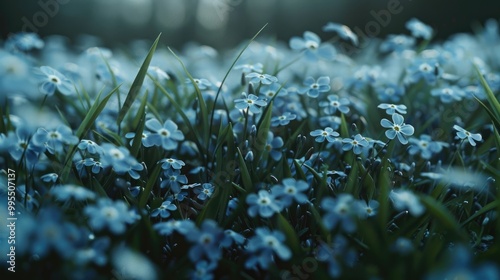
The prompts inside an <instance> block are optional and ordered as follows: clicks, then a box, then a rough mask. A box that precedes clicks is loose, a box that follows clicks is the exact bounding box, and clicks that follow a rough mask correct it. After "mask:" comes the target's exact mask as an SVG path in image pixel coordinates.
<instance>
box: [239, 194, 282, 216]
mask: <svg viewBox="0 0 500 280" xmlns="http://www.w3.org/2000/svg"><path fill="white" fill-rule="evenodd" d="M246 202H247V204H248V205H250V207H249V208H248V215H250V217H255V216H257V214H258V215H259V216H261V217H262V218H270V217H272V216H273V215H274V213H279V212H281V209H282V205H281V203H280V202H279V201H278V200H277V199H276V197H275V196H274V195H273V194H271V193H269V192H268V191H266V190H260V191H259V192H258V195H257V194H254V193H252V194H249V195H248V196H247V198H246Z"/></svg>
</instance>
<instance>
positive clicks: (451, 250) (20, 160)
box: [0, 19, 500, 280]
mask: <svg viewBox="0 0 500 280" xmlns="http://www.w3.org/2000/svg"><path fill="white" fill-rule="evenodd" d="M406 27H407V30H408V34H399V35H389V36H387V37H386V38H380V39H376V38H372V39H369V40H368V41H367V40H365V41H363V42H361V41H360V40H359V39H360V38H358V37H357V36H356V34H355V33H353V32H352V31H351V29H349V28H348V27H346V26H343V25H340V24H337V23H332V22H330V23H327V24H325V26H324V29H323V31H324V33H323V34H315V33H313V32H309V31H306V32H304V33H303V34H297V36H296V37H293V38H290V40H289V42H287V43H283V42H279V41H276V40H273V39H272V38H264V37H262V36H259V33H260V31H259V32H258V33H257V34H256V36H255V37H254V38H251V39H249V40H248V41H247V42H244V43H243V44H242V45H240V46H238V47H237V48H235V49H231V50H220V51H218V50H215V49H213V48H211V47H209V46H204V45H197V44H194V43H192V44H188V45H186V46H185V47H184V48H183V49H182V50H172V49H170V48H168V47H165V46H163V45H162V43H161V42H162V41H161V36H159V37H158V38H157V39H156V40H155V41H154V42H153V43H151V42H144V41H136V42H134V43H132V44H130V45H129V46H127V47H121V48H116V49H107V48H102V47H97V46H98V45H99V41H98V40H97V39H96V38H91V37H84V38H82V40H80V41H78V42H72V43H68V41H67V40H66V39H65V38H62V37H58V36H51V37H47V38H43V39H42V38H40V37H38V35H36V34H33V33H20V34H15V35H12V36H11V37H9V38H8V39H7V40H6V41H4V42H3V43H2V48H1V49H0V97H1V100H0V103H1V107H0V115H1V121H0V155H1V157H0V168H1V171H2V172H1V174H0V186H1V192H0V193H1V196H2V199H1V204H0V207H1V208H2V210H1V213H2V215H1V219H2V224H4V223H6V224H7V226H4V225H3V226H2V229H1V231H0V232H1V234H2V235H1V238H0V243H1V245H0V248H2V255H1V259H2V264H3V265H2V270H3V271H2V274H6V275H10V276H11V277H12V275H11V274H10V273H15V274H16V276H24V277H34V278H37V277H40V276H41V275H43V276H44V278H46V279H118V280H125V279H167V278H168V279H186V278H187V279H329V278H341V279H351V278H352V279H499V278H500V277H499V275H500V269H499V260H500V243H499V242H498V240H497V236H498V233H499V232H500V217H499V216H498V214H499V211H500V196H499V191H500V190H499V183H498V182H500V154H499V153H500V134H499V130H500V102H499V101H498V96H499V94H500V32H499V26H498V22H497V21H495V20H490V21H487V22H486V23H484V25H483V26H482V27H480V28H478V29H477V32H476V33H474V34H456V35H455V36H452V37H450V38H449V39H447V40H446V41H435V40H433V35H434V32H433V30H432V28H431V27H430V26H428V25H426V24H424V23H422V22H420V21H419V20H417V19H412V20H410V21H409V22H408V23H407V24H406ZM264 28H265V27H264ZM319 35H321V38H323V37H324V38H327V37H328V38H332V39H331V40H323V41H322V40H321V39H320V36H319ZM365 39H366V38H365ZM346 46H349V49H350V50H354V51H351V52H350V53H349V54H347V53H346V52H345V51H343V50H345V49H346ZM9 217H10V218H11V219H10V220H9ZM13 217H15V218H16V220H15V228H14V229H12V228H9V223H11V222H10V221H11V220H12V218H13ZM12 241H14V242H12ZM12 252H14V255H13V254H12ZM14 271H15V272H14Z"/></svg>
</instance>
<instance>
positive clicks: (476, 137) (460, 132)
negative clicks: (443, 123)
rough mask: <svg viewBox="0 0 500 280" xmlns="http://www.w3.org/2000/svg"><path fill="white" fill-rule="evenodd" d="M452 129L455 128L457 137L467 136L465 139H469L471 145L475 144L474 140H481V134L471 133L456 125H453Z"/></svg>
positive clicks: (463, 137)
mask: <svg viewBox="0 0 500 280" xmlns="http://www.w3.org/2000/svg"><path fill="white" fill-rule="evenodd" d="M453 129H455V130H456V131H457V137H458V138H459V139H466V138H467V140H468V141H469V143H470V144H471V145H472V146H476V141H478V142H480V141H482V140H483V137H482V136H481V134H479V133H471V132H469V131H467V130H465V129H463V128H462V127H460V126H458V125H454V126H453Z"/></svg>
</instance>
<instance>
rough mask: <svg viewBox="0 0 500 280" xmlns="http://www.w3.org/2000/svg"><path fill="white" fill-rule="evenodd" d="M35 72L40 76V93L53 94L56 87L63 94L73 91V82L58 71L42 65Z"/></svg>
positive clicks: (69, 93)
mask: <svg viewBox="0 0 500 280" xmlns="http://www.w3.org/2000/svg"><path fill="white" fill-rule="evenodd" d="M36 74H37V75H38V76H40V77H41V78H40V92H41V93H42V94H46V95H49V96H50V95H53V94H54V92H55V91H56V89H57V90H58V91H59V92H60V93H62V94H64V95H71V94H73V93H74V86H73V83H72V82H71V81H70V80H69V79H68V78H66V76H64V75H63V74H61V73H60V72H59V71H57V70H55V69H53V68H51V67H49V66H42V67H40V69H39V71H36Z"/></svg>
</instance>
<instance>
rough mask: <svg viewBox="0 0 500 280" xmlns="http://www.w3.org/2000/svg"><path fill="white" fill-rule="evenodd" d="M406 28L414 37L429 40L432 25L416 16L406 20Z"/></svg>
mask: <svg viewBox="0 0 500 280" xmlns="http://www.w3.org/2000/svg"><path fill="white" fill-rule="evenodd" d="M406 28H408V30H410V31H411V35H412V36H413V37H415V38H423V39H425V40H430V39H431V37H432V27H430V26H428V25H427V24H425V23H423V22H421V21H420V20H418V19H416V18H412V19H410V20H409V21H408V22H406Z"/></svg>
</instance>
